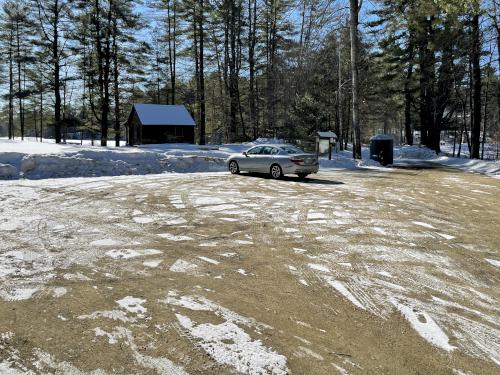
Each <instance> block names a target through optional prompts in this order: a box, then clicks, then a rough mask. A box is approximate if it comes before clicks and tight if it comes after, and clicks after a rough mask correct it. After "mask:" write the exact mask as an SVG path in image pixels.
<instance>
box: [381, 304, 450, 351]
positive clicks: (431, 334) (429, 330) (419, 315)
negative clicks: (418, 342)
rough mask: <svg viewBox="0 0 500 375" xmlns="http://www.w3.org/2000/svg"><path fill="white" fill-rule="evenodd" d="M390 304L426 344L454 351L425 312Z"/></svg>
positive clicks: (440, 330) (444, 335)
mask: <svg viewBox="0 0 500 375" xmlns="http://www.w3.org/2000/svg"><path fill="white" fill-rule="evenodd" d="M391 303H392V304H393V305H394V306H395V307H396V308H397V309H398V310H399V312H401V314H403V316H404V317H405V318H406V320H408V322H409V323H410V325H411V326H412V327H413V329H414V330H415V331H417V333H418V334H419V335H420V336H422V337H423V338H424V339H425V340H426V341H427V342H429V343H431V344H432V345H434V346H437V347H438V348H441V349H443V350H445V351H447V352H451V351H453V350H454V349H456V348H455V347H454V346H452V345H450V344H449V338H448V336H447V335H446V333H444V332H443V330H442V329H441V328H440V327H439V326H438V325H437V324H436V322H435V321H434V320H433V319H432V318H431V316H430V315H429V314H427V313H426V312H425V311H418V310H417V309H416V308H411V307H409V306H407V305H403V304H402V303H399V302H398V301H397V300H395V299H392V300H391Z"/></svg>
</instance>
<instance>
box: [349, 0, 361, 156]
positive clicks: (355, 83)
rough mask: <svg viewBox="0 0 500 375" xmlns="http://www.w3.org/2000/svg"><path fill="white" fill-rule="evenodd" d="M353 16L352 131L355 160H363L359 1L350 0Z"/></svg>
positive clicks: (351, 26)
mask: <svg viewBox="0 0 500 375" xmlns="http://www.w3.org/2000/svg"><path fill="white" fill-rule="evenodd" d="M349 2H350V14H351V22H350V23H351V24H350V29H351V70H352V130H353V148H352V156H353V158H354V159H361V126H360V123H359V78H358V43H359V41H358V16H359V4H358V0H349Z"/></svg>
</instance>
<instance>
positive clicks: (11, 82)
mask: <svg viewBox="0 0 500 375" xmlns="http://www.w3.org/2000/svg"><path fill="white" fill-rule="evenodd" d="M9 39H10V40H9V139H14V136H15V134H14V56H13V55H14V54H13V51H12V49H13V43H14V30H13V29H11V32H10V38H9Z"/></svg>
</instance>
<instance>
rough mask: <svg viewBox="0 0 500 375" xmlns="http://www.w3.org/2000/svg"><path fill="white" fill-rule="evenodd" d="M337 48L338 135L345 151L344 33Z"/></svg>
mask: <svg viewBox="0 0 500 375" xmlns="http://www.w3.org/2000/svg"><path fill="white" fill-rule="evenodd" d="M337 49H338V63H339V66H338V75H339V79H338V83H339V85H338V92H337V108H338V109H337V112H338V116H339V134H338V137H339V140H338V141H339V144H340V151H343V150H344V142H343V139H344V128H343V123H344V119H343V115H344V114H343V111H342V101H343V97H342V96H343V95H342V33H339V41H338V43H337Z"/></svg>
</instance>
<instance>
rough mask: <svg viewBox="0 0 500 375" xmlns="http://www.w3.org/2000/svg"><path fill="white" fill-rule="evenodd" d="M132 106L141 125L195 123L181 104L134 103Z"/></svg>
mask: <svg viewBox="0 0 500 375" xmlns="http://www.w3.org/2000/svg"><path fill="white" fill-rule="evenodd" d="M134 108H135V111H136V112H137V115H138V116H139V120H140V121H141V124H142V125H182V126H195V125H196V124H195V122H194V120H193V117H191V115H190V114H189V112H188V110H187V109H186V107H185V106H183V105H165V104H134Z"/></svg>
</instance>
